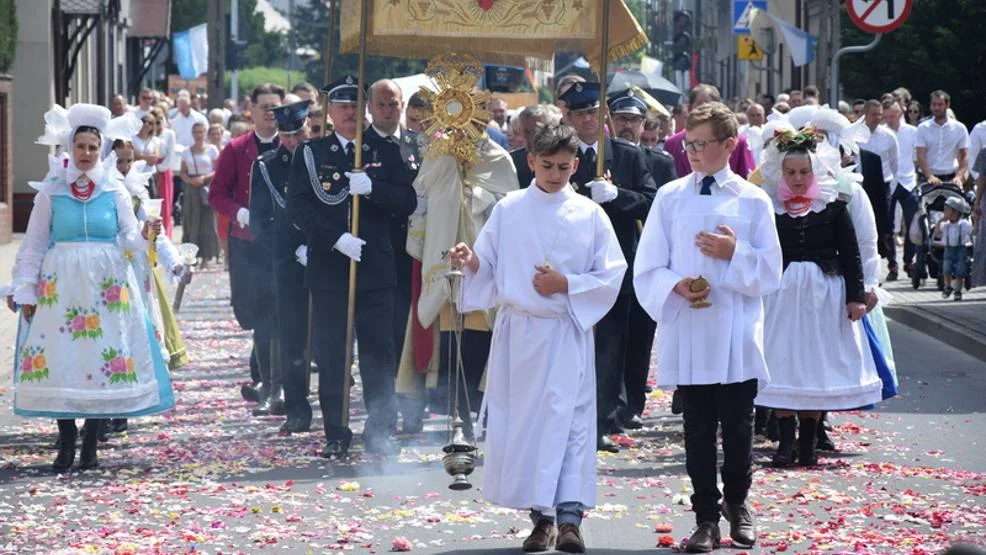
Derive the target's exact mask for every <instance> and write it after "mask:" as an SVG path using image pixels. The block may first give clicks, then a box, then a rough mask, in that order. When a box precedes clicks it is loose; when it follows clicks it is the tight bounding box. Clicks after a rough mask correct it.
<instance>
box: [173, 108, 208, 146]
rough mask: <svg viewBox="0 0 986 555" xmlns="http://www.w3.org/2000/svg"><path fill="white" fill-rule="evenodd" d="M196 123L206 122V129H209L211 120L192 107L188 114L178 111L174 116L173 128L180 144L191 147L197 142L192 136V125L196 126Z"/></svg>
mask: <svg viewBox="0 0 986 555" xmlns="http://www.w3.org/2000/svg"><path fill="white" fill-rule="evenodd" d="M196 123H202V124H204V125H205V126H206V130H207V131H208V129H209V120H207V119H206V118H205V116H203V115H202V114H201V113H199V112H196V111H195V110H191V109H190V110H189V111H188V115H187V116H186V115H184V114H182V113H181V112H177V113H176V114H175V115H174V117H172V118H171V129H173V130H174V132H175V138H176V139H177V140H178V144H180V145H181V146H184V147H190V146H192V145H193V144H195V139H194V138H193V137H192V127H194V126H195V124H196Z"/></svg>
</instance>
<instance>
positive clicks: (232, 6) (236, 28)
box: [210, 0, 240, 102]
mask: <svg viewBox="0 0 986 555" xmlns="http://www.w3.org/2000/svg"><path fill="white" fill-rule="evenodd" d="M229 26H230V29H229V36H230V37H232V39H233V40H232V43H233V44H238V43H237V42H236V41H237V39H239V38H240V1H239V0H230V3H229ZM223 44H224V45H225V44H226V41H225V40H224V41H223ZM225 59H226V57H225V56H223V60H225ZM210 96H211V95H210ZM229 97H230V98H232V99H233V102H237V101H238V100H239V97H240V76H239V70H238V69H234V70H233V74H232V75H231V76H230V78H229Z"/></svg>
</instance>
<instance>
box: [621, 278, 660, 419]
mask: <svg viewBox="0 0 986 555" xmlns="http://www.w3.org/2000/svg"><path fill="white" fill-rule="evenodd" d="M630 297H631V299H630V319H629V321H630V324H629V329H628V335H627V355H626V365H625V366H626V368H625V370H624V373H623V380H624V382H625V384H626V407H625V408H624V409H623V412H625V413H626V414H627V416H632V415H634V414H636V415H639V414H641V413H642V412H644V404H645V403H646V401H647V376H648V374H650V355H651V351H652V350H653V347H654V331H655V330H656V329H657V322H655V321H654V320H652V319H651V317H650V315H649V314H647V311H646V310H644V307H642V306H640V303H639V302H638V301H637V296H636V295H631V296H630Z"/></svg>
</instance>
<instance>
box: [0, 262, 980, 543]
mask: <svg viewBox="0 0 986 555" xmlns="http://www.w3.org/2000/svg"><path fill="white" fill-rule="evenodd" d="M226 290H227V289H226V287H225V279H224V276H222V275H221V274H220V273H210V274H203V275H201V276H199V278H197V279H196V282H195V283H193V285H192V287H190V289H189V291H188V293H187V294H186V305H185V307H183V309H182V313H181V317H182V326H183V329H184V331H185V333H186V339H187V341H188V343H189V348H190V352H191V355H192V359H193V361H194V362H193V363H192V364H191V365H190V366H189V367H188V368H186V369H182V370H179V371H177V372H176V373H175V381H176V384H177V389H178V392H177V395H178V399H179V406H178V408H177V410H176V411H175V412H173V413H171V414H169V415H166V416H164V417H155V418H146V419H141V420H138V421H135V422H134V423H133V424H134V425H133V429H132V430H131V432H129V433H128V434H127V435H125V436H120V437H114V438H113V439H112V440H111V441H110V443H108V444H106V445H105V446H104V447H103V449H102V451H101V452H100V460H101V463H102V466H101V468H100V469H98V470H96V471H90V472H84V473H83V472H73V473H71V474H69V475H66V476H56V475H53V474H52V473H51V472H50V471H49V470H48V467H49V465H50V463H51V460H52V459H53V458H54V454H55V453H54V450H53V448H52V444H53V442H54V439H55V435H54V434H55V432H54V425H53V423H51V422H46V421H40V420H29V421H28V420H21V419H18V418H16V417H14V416H13V415H12V410H11V404H12V392H11V391H10V389H9V384H0V387H2V388H3V389H0V553H16V554H24V553H155V552H160V553H187V552H202V553H206V552H208V553H268V552H270V553H333V552H353V553H380V552H386V551H390V550H392V549H393V547H394V545H395V541H396V542H397V543H398V544H400V543H401V541H400V539H401V538H403V539H406V540H407V541H408V542H409V543H410V545H411V548H412V551H413V552H416V553H463V554H499V553H503V554H506V553H517V552H519V545H520V543H521V541H522V540H523V538H524V537H525V536H526V534H527V532H528V531H529V529H530V523H529V521H528V520H527V518H526V515H524V514H521V513H518V512H516V511H512V510H504V509H499V508H496V507H492V506H490V505H488V504H486V503H484V502H482V501H481V494H482V492H481V491H480V490H479V489H478V486H479V485H480V484H481V474H482V468H479V469H478V470H477V471H476V474H474V475H473V476H472V482H473V484H475V485H476V486H477V487H476V488H474V489H472V490H470V491H467V492H453V491H450V490H449V489H448V487H447V486H448V483H449V478H448V476H447V475H446V474H445V472H444V470H443V469H442V466H441V462H440V456H441V454H442V453H441V445H442V444H443V443H444V442H445V419H444V418H443V417H441V416H437V415H436V416H434V417H433V418H431V419H430V420H429V421H427V426H426V433H424V434H421V435H419V436H416V437H411V438H404V443H405V449H404V452H403V454H402V455H401V456H400V457H399V458H395V459H392V460H389V461H384V460H380V459H373V458H368V457H364V456H361V455H360V453H359V452H358V451H357V453H356V454H355V455H354V457H353V458H352V459H350V460H349V461H346V462H344V463H329V462H327V461H324V460H322V459H320V458H318V457H317V456H316V454H317V452H318V450H319V449H320V447H321V440H320V436H321V433H320V432H317V431H316V432H313V433H311V434H304V435H298V436H293V437H283V436H279V435H277V427H278V426H279V424H280V421H279V420H278V419H276V418H267V419H258V418H253V417H252V416H250V408H251V406H250V405H249V404H248V403H245V402H243V401H242V400H240V399H239V394H238V386H237V384H238V383H239V382H240V381H241V380H243V379H244V378H245V377H246V375H247V369H246V360H245V354H246V353H247V350H248V348H249V346H248V345H249V344H248V342H247V337H246V335H245V334H243V333H242V332H240V331H238V329H237V327H236V325H235V323H234V322H233V321H232V317H231V313H230V311H229V309H228V308H227V307H226V303H227V298H226V293H225V291H226ZM891 334H892V337H893V339H894V344H895V349H896V355H897V363H898V371H899V374H900V378H901V389H902V395H901V396H900V397H898V398H895V399H892V400H890V401H887V402H885V403H883V404H881V405H880V406H879V408H878V409H877V410H874V411H870V412H853V413H841V414H837V415H833V417H832V422H833V424H834V425H835V426H836V431H835V432H834V436H835V437H834V439H835V440H836V442H837V444H838V445H839V448H840V451H839V452H838V453H834V454H830V455H825V456H823V458H822V461H821V462H822V464H821V466H820V468H817V469H811V470H785V471H776V470H773V469H770V468H758V469H757V471H756V473H755V475H754V487H753V492H752V494H751V499H750V501H751V503H752V505H753V507H754V508H755V511H756V513H757V515H758V521H759V528H760V532H761V542H760V544H759V545H758V547H757V548H755V549H746V550H736V549H726V550H724V551H723V552H729V553H741V552H746V553H780V552H787V553H842V552H845V553H857V554H867V553H881V554H882V553H886V554H904V553H908V554H913V555H919V554H924V553H929V554H930V553H939V552H941V551H942V549H943V547H945V546H947V545H948V543H949V542H951V541H958V540H969V541H978V542H982V541H984V540H983V531H984V530H986V504H984V496H986V457H984V454H986V450H984V444H986V416H984V408H986V363H984V362H983V361H979V360H975V359H972V358H971V357H968V356H966V355H964V354H962V353H961V352H959V351H957V350H955V349H953V348H951V347H948V346H946V345H944V344H943V343H940V342H938V341H935V340H933V339H930V338H928V337H927V336H924V335H922V334H920V333H918V332H915V331H913V330H911V329H909V328H906V327H903V326H900V325H896V324H893V325H892V328H891ZM668 406H669V397H668V396H665V395H662V394H661V393H660V392H658V393H655V394H654V396H652V398H651V399H650V401H649V403H648V413H647V415H646V422H647V428H645V429H644V430H642V431H641V432H639V433H636V434H633V435H632V436H631V437H629V438H621V441H622V442H623V443H625V444H626V445H627V448H625V449H624V450H623V452H621V453H620V454H618V455H605V456H601V457H600V459H599V478H598V479H599V490H598V491H599V497H598V506H597V508H596V509H595V510H594V511H592V512H591V514H590V515H589V517H588V519H587V520H586V521H585V524H584V536H585V540H586V543H587V545H588V546H589V549H590V552H591V553H598V554H604V553H607V554H608V553H612V554H618V553H671V552H673V550H672V549H670V548H659V547H658V544H659V543H661V542H662V541H663V542H664V543H665V544H667V543H670V542H678V541H680V540H681V539H683V538H685V537H687V536H688V534H689V533H690V531H691V527H692V525H693V523H694V521H693V515H692V513H691V512H690V509H689V507H688V505H687V496H688V488H689V481H688V479H687V476H686V474H685V469H684V450H683V447H682V440H681V434H680V431H681V421H680V419H679V418H678V417H674V416H671V415H670V413H669V411H668ZM354 407H356V408H359V407H360V404H359V403H354ZM354 422H355V423H357V425H359V424H360V423H361V415H360V414H359V413H358V412H357V413H356V414H355V415H354ZM314 429H316V430H317V429H318V425H317V424H316V426H315V428H314ZM770 454H771V446H770V445H769V444H768V443H766V442H761V443H759V444H758V445H757V451H756V456H757V461H758V463H760V464H762V465H766V463H767V461H769V457H770ZM723 529H724V533H725V532H727V529H728V526H727V525H726V524H725V523H723ZM659 530H660V531H659Z"/></svg>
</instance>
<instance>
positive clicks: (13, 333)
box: [0, 233, 24, 393]
mask: <svg viewBox="0 0 986 555" xmlns="http://www.w3.org/2000/svg"><path fill="white" fill-rule="evenodd" d="M23 237H24V234H23V233H15V234H14V240H13V241H11V242H10V243H7V244H6V245H0V268H4V270H3V272H2V273H0V285H8V284H10V282H11V277H10V271H11V269H13V267H14V258H15V257H16V256H17V249H19V248H20V246H21V239H22V238H23ZM16 338H17V315H15V314H14V313H12V312H10V311H9V310H7V306H6V301H4V305H3V306H2V307H0V393H3V392H4V390H5V389H7V388H9V387H10V384H11V378H12V377H13V373H14V342H15V339H16Z"/></svg>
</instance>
